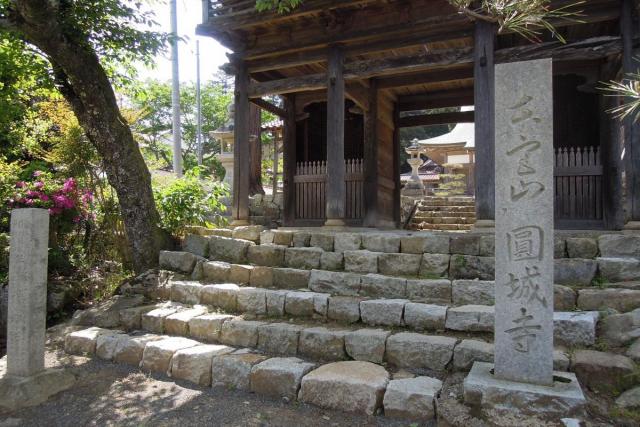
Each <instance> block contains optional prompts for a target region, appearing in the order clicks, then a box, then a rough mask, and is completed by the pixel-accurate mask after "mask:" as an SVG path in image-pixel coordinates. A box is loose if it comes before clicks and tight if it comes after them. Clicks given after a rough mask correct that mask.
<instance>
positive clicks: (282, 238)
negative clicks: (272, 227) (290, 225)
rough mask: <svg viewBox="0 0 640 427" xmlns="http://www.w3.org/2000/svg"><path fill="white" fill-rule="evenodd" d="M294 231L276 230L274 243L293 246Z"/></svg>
mask: <svg viewBox="0 0 640 427" xmlns="http://www.w3.org/2000/svg"><path fill="white" fill-rule="evenodd" d="M291 242H293V231H284V230H276V231H274V232H273V243H274V244H276V245H281V246H287V247H289V246H291Z"/></svg>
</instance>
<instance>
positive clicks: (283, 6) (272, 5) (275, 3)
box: [256, 0, 303, 13]
mask: <svg viewBox="0 0 640 427" xmlns="http://www.w3.org/2000/svg"><path fill="white" fill-rule="evenodd" d="M302 2H303V0H256V10H257V11H258V12H265V11H270V10H275V11H276V12H278V13H289V12H291V11H292V10H293V9H295V8H296V7H298V6H300V5H301V4H302Z"/></svg>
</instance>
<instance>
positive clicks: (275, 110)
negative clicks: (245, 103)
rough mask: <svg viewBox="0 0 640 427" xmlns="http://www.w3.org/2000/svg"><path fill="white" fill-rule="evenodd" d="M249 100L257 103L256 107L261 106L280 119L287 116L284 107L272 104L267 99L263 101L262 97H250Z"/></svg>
mask: <svg viewBox="0 0 640 427" xmlns="http://www.w3.org/2000/svg"><path fill="white" fill-rule="evenodd" d="M251 102H252V103H254V104H255V105H257V106H258V107H260V108H262V109H263V110H265V111H268V112H270V113H271V114H275V115H276V116H278V117H280V118H281V119H284V118H285V117H287V112H286V111H285V110H284V109H282V108H280V107H278V106H276V105H273V104H272V103H270V102H269V101H265V100H264V99H262V98H252V99H251Z"/></svg>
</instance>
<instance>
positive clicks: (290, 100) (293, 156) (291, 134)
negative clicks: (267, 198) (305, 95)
mask: <svg viewBox="0 0 640 427" xmlns="http://www.w3.org/2000/svg"><path fill="white" fill-rule="evenodd" d="M284 110H285V111H286V116H285V118H284V134H283V140H282V144H283V148H282V156H283V162H284V165H283V175H282V181H283V203H284V209H283V220H284V225H285V226H288V227H291V226H293V225H294V224H295V220H296V191H295V184H294V182H293V179H294V176H295V174H296V161H297V153H296V146H297V137H296V97H295V95H286V96H285V97H284Z"/></svg>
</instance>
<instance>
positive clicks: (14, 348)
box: [0, 209, 76, 411]
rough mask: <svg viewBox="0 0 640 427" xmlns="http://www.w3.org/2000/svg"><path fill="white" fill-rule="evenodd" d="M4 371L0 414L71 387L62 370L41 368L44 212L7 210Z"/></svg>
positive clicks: (46, 242) (45, 257)
mask: <svg viewBox="0 0 640 427" xmlns="http://www.w3.org/2000/svg"><path fill="white" fill-rule="evenodd" d="M10 231H11V247H10V253H9V310H8V311H9V313H8V314H9V315H8V325H7V373H6V375H5V376H4V377H2V378H0V410H5V411H16V410H18V409H20V408H23V407H26V406H33V405H38V404H40V403H42V402H44V401H46V400H47V399H48V398H49V397H50V396H53V395H54V394H56V393H59V392H61V391H63V390H65V389H67V388H69V387H71V386H72V385H73V384H74V383H75V381H76V377H75V375H74V374H73V373H72V372H71V371H70V370H67V369H64V368H59V369H45V368H44V345H45V329H46V315H47V260H48V247H49V212H47V210H46V209H16V210H14V211H13V212H11V230H10Z"/></svg>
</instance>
